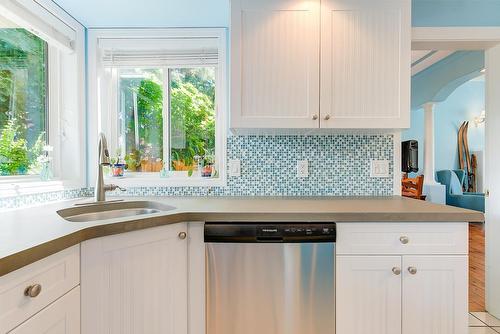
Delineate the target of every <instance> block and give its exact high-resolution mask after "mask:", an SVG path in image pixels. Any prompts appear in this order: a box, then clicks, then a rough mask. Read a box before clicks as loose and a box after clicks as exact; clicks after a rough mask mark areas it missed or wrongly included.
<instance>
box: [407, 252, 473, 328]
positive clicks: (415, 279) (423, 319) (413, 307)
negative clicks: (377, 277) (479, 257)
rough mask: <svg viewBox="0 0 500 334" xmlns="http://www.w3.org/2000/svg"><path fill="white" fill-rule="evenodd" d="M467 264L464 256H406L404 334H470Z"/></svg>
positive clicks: (466, 258)
mask: <svg viewBox="0 0 500 334" xmlns="http://www.w3.org/2000/svg"><path fill="white" fill-rule="evenodd" d="M467 264H468V257H467V256H463V255H460V256H432V255H431V256H403V269H404V270H403V276H402V279H403V298H402V303H403V319H402V320H403V334H422V333H426V334H466V333H467V330H468V328H467V326H468V304H467V298H468V297H467V295H468V293H467V292H468V288H467V282H468V281H467V277H468V273H467ZM410 271H412V273H414V274H412V273H410Z"/></svg>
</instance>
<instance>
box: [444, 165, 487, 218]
mask: <svg viewBox="0 0 500 334" xmlns="http://www.w3.org/2000/svg"><path fill="white" fill-rule="evenodd" d="M436 174H437V180H438V182H439V183H441V184H443V185H445V186H446V204H447V205H452V206H458V207H460V208H464V209H471V210H477V211H481V212H484V194H482V193H467V192H465V193H464V192H463V190H462V183H463V180H464V178H465V172H464V171H463V170H457V171H452V170H440V171H438V172H437V173H436ZM459 178H461V180H460V179H459Z"/></svg>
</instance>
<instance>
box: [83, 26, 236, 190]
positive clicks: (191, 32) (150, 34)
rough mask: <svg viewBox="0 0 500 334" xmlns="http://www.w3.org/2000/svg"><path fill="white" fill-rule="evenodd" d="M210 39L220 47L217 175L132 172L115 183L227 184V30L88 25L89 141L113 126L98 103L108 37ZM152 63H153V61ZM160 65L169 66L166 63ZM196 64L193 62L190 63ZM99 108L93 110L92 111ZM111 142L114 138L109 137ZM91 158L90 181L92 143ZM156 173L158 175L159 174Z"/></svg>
mask: <svg viewBox="0 0 500 334" xmlns="http://www.w3.org/2000/svg"><path fill="white" fill-rule="evenodd" d="M141 38H142V39H147V40H149V41H154V39H155V38H156V39H162V40H165V39H169V38H171V39H172V38H176V39H179V38H186V39H193V38H196V39H203V38H207V39H211V40H215V41H216V45H217V49H218V51H219V63H218V65H216V66H215V67H216V81H217V89H216V101H215V105H216V106H215V107H216V117H217V118H216V130H215V131H216V152H215V154H216V156H217V157H218V164H219V166H218V168H217V170H218V172H219V177H218V178H212V179H204V178H186V179H180V178H175V177H173V178H160V176H159V173H154V174H155V176H154V177H147V175H146V177H144V176H142V177H140V176H131V177H126V178H123V179H116V178H111V181H112V182H113V183H116V184H118V185H123V186H124V187H127V186H150V185H151V186H224V185H226V141H227V124H228V122H227V118H228V112H229V111H228V109H227V100H228V96H227V83H226V81H227V78H228V76H227V54H226V52H227V51H226V48H227V41H226V40H227V31H226V29H225V28H165V29H97V28H96V29H89V30H88V57H87V59H88V92H89V96H88V103H89V107H90V108H89V113H88V130H87V131H88V133H87V136H88V138H89V140H90V142H91V143H92V142H93V139H94V138H97V134H98V133H99V132H104V133H106V132H107V131H108V130H109V129H110V128H109V127H108V126H107V124H105V122H106V121H108V122H109V121H110V119H109V116H104V114H105V111H104V110H103V109H102V106H101V105H100V104H99V98H98V94H99V87H98V86H99V82H102V80H103V78H102V76H101V75H100V74H99V72H100V70H101V69H102V62H101V58H102V57H101V55H102V52H101V51H100V50H101V49H100V48H99V45H100V44H101V43H102V42H103V41H105V43H107V44H109V43H110V40H113V39H134V40H137V39H141ZM150 65H151V64H150ZM163 65H164V66H160V67H168V66H166V64H163ZM190 66H193V65H190ZM94 110H95V111H97V112H93V111H94ZM110 142H111V141H110ZM88 152H89V159H88V162H87V166H88V170H89V180H88V182H89V183H92V180H94V179H95V177H96V173H95V161H96V160H97V152H96V148H95V147H94V145H90V146H89V151H88ZM156 174H157V175H156Z"/></svg>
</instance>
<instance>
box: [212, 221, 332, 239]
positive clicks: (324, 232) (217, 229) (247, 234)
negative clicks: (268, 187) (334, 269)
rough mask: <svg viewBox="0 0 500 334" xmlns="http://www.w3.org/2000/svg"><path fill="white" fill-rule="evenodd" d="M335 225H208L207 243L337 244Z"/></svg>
mask: <svg viewBox="0 0 500 334" xmlns="http://www.w3.org/2000/svg"><path fill="white" fill-rule="evenodd" d="M335 239H336V229H335V223H320V224H318V223H207V224H205V242H247V243H258V242H271V243H272V242H275V243H279V242H282V243H286V242H335Z"/></svg>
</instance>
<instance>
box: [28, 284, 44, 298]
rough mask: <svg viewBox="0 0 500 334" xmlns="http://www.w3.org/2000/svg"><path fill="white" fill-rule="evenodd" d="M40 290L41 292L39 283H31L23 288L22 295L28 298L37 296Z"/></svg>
mask: <svg viewBox="0 0 500 334" xmlns="http://www.w3.org/2000/svg"><path fill="white" fill-rule="evenodd" d="M40 292H42V286H41V285H40V284H33V285H30V286H28V287H27V288H26V289H24V295H25V296H26V297H30V298H35V297H37V296H38V295H39V294H40Z"/></svg>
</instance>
